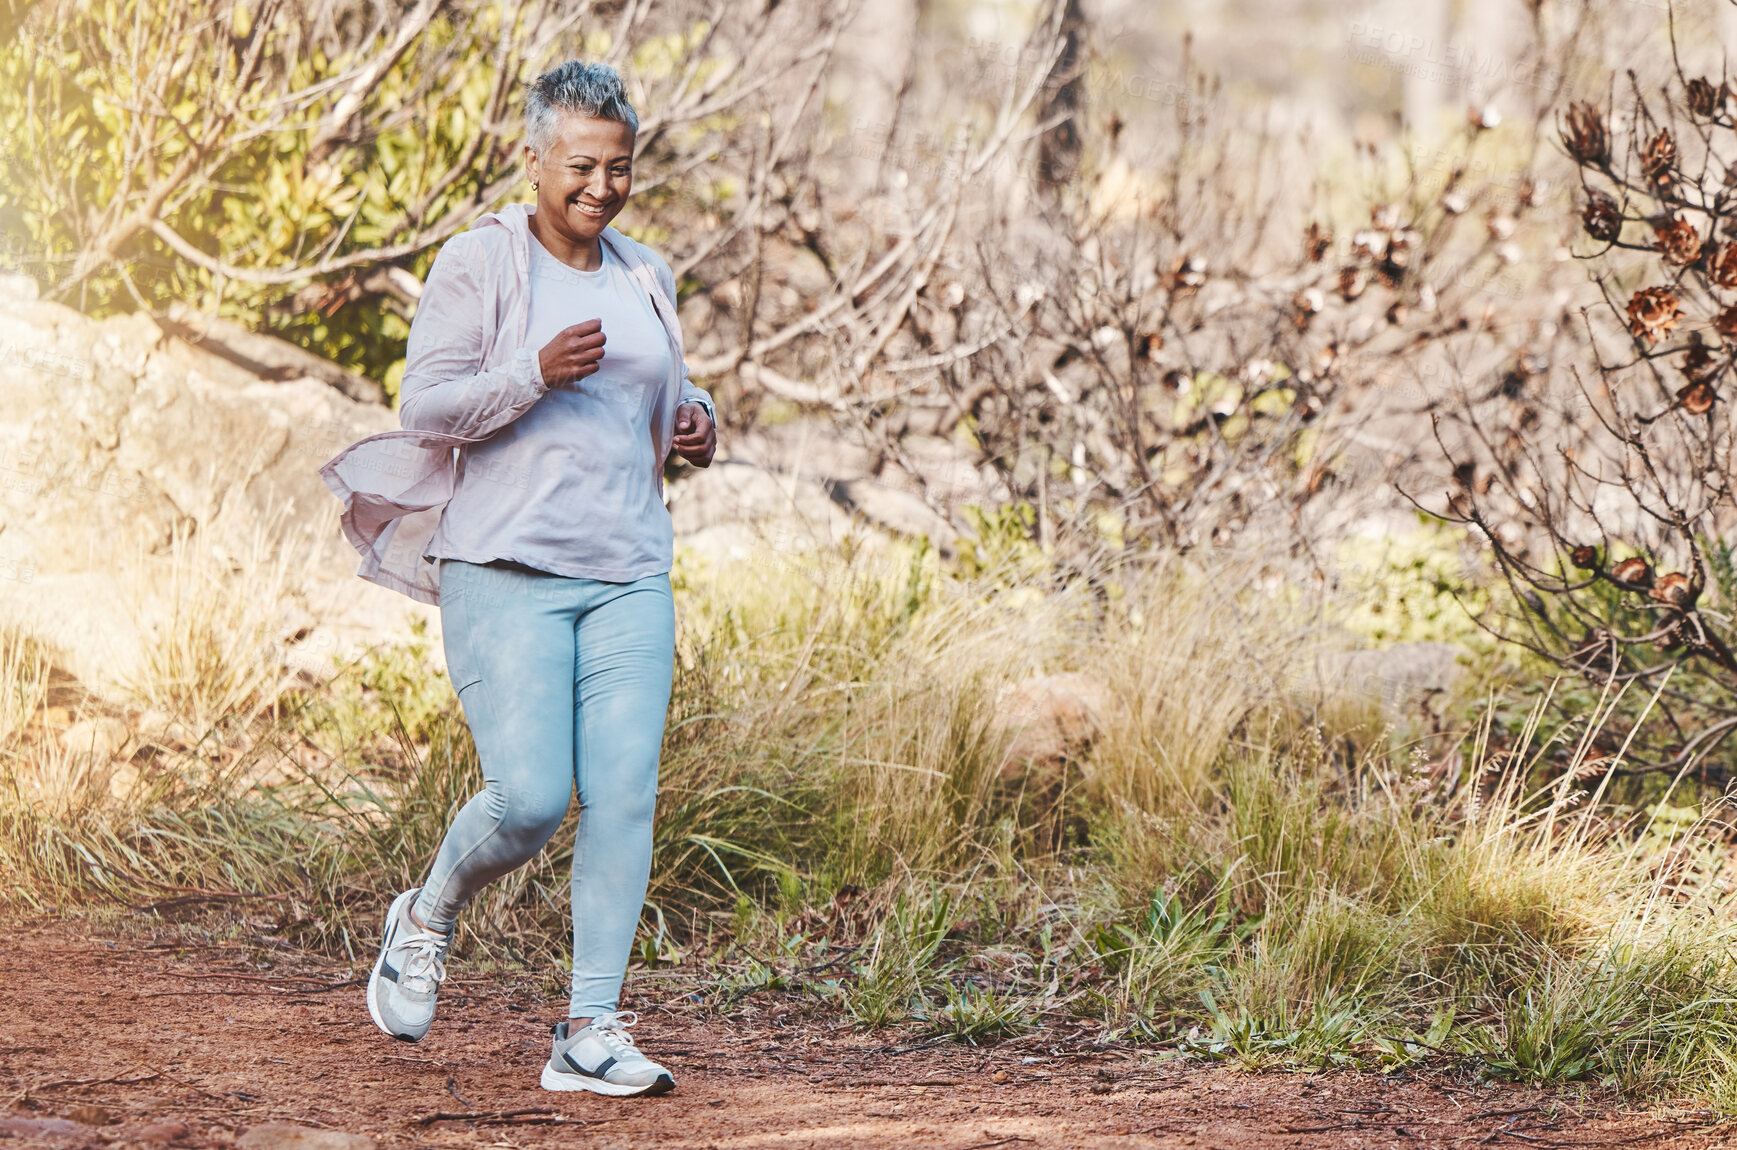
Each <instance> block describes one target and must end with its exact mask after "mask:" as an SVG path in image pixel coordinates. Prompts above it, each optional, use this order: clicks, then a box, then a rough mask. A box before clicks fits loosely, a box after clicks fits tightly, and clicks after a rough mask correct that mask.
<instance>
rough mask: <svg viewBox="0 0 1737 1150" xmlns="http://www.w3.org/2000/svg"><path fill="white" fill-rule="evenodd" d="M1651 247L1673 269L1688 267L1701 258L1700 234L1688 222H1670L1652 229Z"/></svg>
mask: <svg viewBox="0 0 1737 1150" xmlns="http://www.w3.org/2000/svg"><path fill="white" fill-rule="evenodd" d="M1653 235H1654V236H1655V237H1656V239H1655V241H1654V243H1653V247H1654V248H1656V249H1657V250H1658V253H1659V255H1661V256H1663V257H1664V261H1665V262H1666V263H1668V264H1671V265H1673V266H1675V267H1680V268H1681V267H1688V266H1689V265H1690V264H1692V263H1694V262H1695V261H1696V260H1698V259H1700V258H1701V233H1699V232H1697V231H1696V230H1695V225H1694V224H1691V223H1690V222H1689V221H1688V220H1672V221H1671V222H1670V223H1669V224H1661V225H1659V226H1657V227H1654V228H1653Z"/></svg>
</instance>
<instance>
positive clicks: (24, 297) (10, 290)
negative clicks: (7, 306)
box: [0, 272, 42, 303]
mask: <svg viewBox="0 0 1737 1150" xmlns="http://www.w3.org/2000/svg"><path fill="white" fill-rule="evenodd" d="M40 294H42V289H41V288H40V287H38V286H37V285H36V281H35V280H33V279H31V278H30V277H29V276H27V275H23V274H22V273H19V272H7V273H6V274H4V275H0V299H7V300H17V301H20V302H24V303H28V302H30V301H32V300H34V299H36V297H37V296H39V295H40Z"/></svg>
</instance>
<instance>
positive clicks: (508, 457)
mask: <svg viewBox="0 0 1737 1150" xmlns="http://www.w3.org/2000/svg"><path fill="white" fill-rule="evenodd" d="M525 121H526V141H527V143H526V147H525V163H526V167H527V169H528V175H529V176H530V181H531V187H532V188H533V189H534V190H535V192H536V204H535V206H534V207H532V206H527V205H523V204H514V205H512V206H510V207H508V208H506V209H504V210H502V211H500V212H498V213H491V214H489V215H485V216H483V217H482V218H481V219H480V220H478V221H477V223H476V224H475V225H474V226H473V227H472V228H471V229H470V230H469V231H468V232H465V233H463V234H460V235H457V236H455V237H453V238H452V239H451V240H450V241H448V243H447V244H446V246H445V247H444V248H443V249H442V251H441V252H440V254H439V256H438V257H437V258H436V260H435V262H434V267H433V269H432V270H431V271H430V273H429V277H428V283H427V286H426V288H425V289H424V292H423V295H422V298H421V300H420V302H419V303H418V306H417V312H416V319H415V322H414V323H413V324H412V326H411V330H410V342H409V349H408V360H407V363H406V367H405V372H404V383H403V387H402V390H401V401H400V419H401V421H402V423H403V426H404V428H405V430H404V431H401V432H388V433H386V434H385V435H380V436H373V437H371V438H370V439H367V440H364V441H362V442H361V443H359V444H356V445H354V446H352V447H351V448H350V449H349V450H348V451H346V452H345V453H344V454H342V455H340V456H339V457H338V458H336V459H334V460H333V461H332V462H331V463H329V464H327V465H326V468H325V469H324V474H325V476H326V479H327V482H328V484H329V485H331V486H332V488H333V490H334V491H336V492H337V493H338V494H339V496H340V497H341V498H343V499H344V500H345V513H344V526H345V530H346V533H347V534H348V535H349V537H350V539H351V541H352V542H353V543H355V544H356V545H357V547H358V549H360V550H361V551H362V553H363V565H362V571H361V574H362V575H363V576H364V577H365V578H369V579H372V580H374V581H376V582H379V583H382V584H384V585H386V586H390V587H394V588H396V589H397V590H400V591H404V592H406V593H408V594H411V595H414V596H416V597H417V598H420V599H423V600H425V601H429V602H438V603H439V604H440V615H441V625H442V629H443V633H444V642H445V647H446V658H447V666H448V670H449V673H450V675H451V678H452V685H453V687H454V689H455V690H456V691H457V692H458V697H459V699H460V700H461V702H462V703H463V706H464V714H465V718H466V720H467V721H468V723H469V724H470V729H471V733H472V735H473V736H474V738H475V742H476V748H477V754H478V757H479V759H480V760H481V764H482V773H483V778H484V780H485V785H484V787H483V789H482V791H481V792H479V793H478V794H477V795H476V796H475V797H474V798H472V799H471V800H470V801H469V802H468V803H466V804H465V806H464V807H463V808H462V809H461V810H460V811H459V812H458V815H457V817H456V818H454V819H453V821H452V825H451V826H450V827H449V828H448V830H447V832H446V837H445V839H444V840H443V841H442V842H441V845H440V849H439V851H438V852H437V853H436V855H435V857H434V862H433V865H432V866H431V867H430V869H429V872H428V876H427V878H426V879H424V880H423V883H422V885H421V886H420V887H415V888H412V889H410V890H407V891H405V892H403V893H402V894H400V895H399V896H398V897H397V899H396V900H395V901H394V902H393V903H392V907H391V909H390V910H389V911H388V912H387V916H386V925H385V931H384V937H383V939H382V942H381V947H380V956H379V958H378V960H377V961H376V962H375V964H374V970H373V974H372V975H371V977H370V978H369V981H368V1010H369V1013H370V1014H371V1015H372V1016H373V1019H374V1021H375V1023H376V1024H378V1025H379V1027H380V1029H382V1030H384V1031H385V1032H386V1033H387V1034H390V1035H392V1036H393V1037H395V1038H400V1039H404V1040H406V1041H410V1042H414V1041H416V1040H418V1039H420V1038H421V1037H422V1036H423V1035H424V1034H426V1033H427V1032H428V1028H429V1024H430V1023H431V1022H432V1021H433V1018H434V1008H435V998H436V995H437V994H438V992H439V989H440V983H441V981H442V979H444V977H445V973H446V972H445V957H446V951H447V947H448V945H449V943H450V941H451V939H452V932H453V922H454V920H455V919H456V917H457V916H458V914H459V911H460V910H461V909H462V908H463V907H464V906H465V904H466V903H468V902H469V901H470V900H471V898H472V897H474V896H475V895H476V893H477V892H478V891H480V890H481V889H482V888H483V887H484V886H486V885H487V884H488V883H490V882H492V881H493V880H495V879H497V878H500V877H501V876H502V875H505V874H507V873H508V872H509V871H512V870H514V869H516V868H517V867H520V866H522V865H524V864H525V863H526V862H528V861H529V860H530V859H532V858H533V857H535V856H536V855H537V853H538V852H539V851H540V850H541V849H542V848H543V845H544V844H545V843H546V842H547V841H548V840H549V838H550V836H552V835H553V834H554V833H555V831H556V829H557V828H558V827H559V826H560V823H561V820H562V818H563V816H564V815H565V814H566V811H567V806H568V802H569V799H570V797H571V795H572V792H573V790H574V788H575V787H577V790H578V794H579V804H580V818H579V831H578V837H577V840H576V841H575V843H574V848H573V876H572V884H571V892H572V907H573V984H572V986H573V989H572V998H571V1001H570V1003H569V1006H568V1016H569V1020H568V1021H567V1022H564V1023H561V1024H560V1025H559V1026H557V1027H556V1029H555V1039H554V1050H553V1053H552V1054H551V1056H550V1058H549V1061H548V1063H547V1064H546V1065H545V1066H544V1068H543V1071H542V1084H543V1086H544V1087H545V1088H546V1089H549V1090H589V1091H594V1092H596V1093H599V1094H609V1095H632V1094H661V1093H663V1092H664V1091H666V1090H669V1089H670V1088H671V1087H672V1086H673V1085H674V1081H673V1079H672V1077H671V1075H670V1073H669V1071H668V1070H666V1069H665V1068H664V1067H662V1066H660V1065H658V1064H657V1063H655V1062H653V1061H651V1060H650V1059H648V1058H646V1057H645V1055H644V1054H642V1053H641V1052H640V1051H639V1050H638V1049H636V1047H635V1046H634V1042H633V1039H632V1037H631V1036H630V1035H629V1034H628V1033H627V1028H628V1027H629V1026H632V1025H633V1023H634V1022H635V1021H636V1018H635V1016H634V1015H633V1014H632V1013H631V1012H621V1011H618V1010H617V1009H616V1008H617V1005H618V1000H619V997H620V993H621V983H622V978H623V976H624V974H625V971H626V968H627V960H628V955H629V952H630V951H631V948H632V944H633V936H634V931H635V929H636V927H637V925H638V922H639V914H640V909H641V906H642V904H643V902H644V899H645V890H646V882H647V879H648V877H649V874H650V870H651V822H652V809H653V806H654V804H655V801H656V794H657V767H658V752H659V748H660V746H661V744H662V740H663V730H664V717H665V712H666V710H667V708H668V706H669V694H670V679H671V672H672V666H673V659H674V646H675V623H674V615H673V611H672V603H671V596H670V582H669V570H670V566H671V562H672V557H673V533H672V530H671V526H670V517H669V512H668V511H667V510H666V508H665V506H664V504H663V500H662V485H663V478H662V477H663V466H664V462H665V460H666V459H667V458H668V456H669V453H670V450H671V449H672V447H673V449H674V451H675V453H676V454H679V455H680V456H681V457H682V458H684V459H686V460H688V461H689V462H690V463H693V464H695V465H697V466H700V467H705V466H706V465H708V464H709V463H710V462H711V460H712V452H713V450H714V448H715V446H716V442H717V440H716V435H715V432H714V417H713V410H712V404H711V399H710V397H709V396H707V395H706V393H705V392H704V391H701V390H699V389H698V388H695V387H694V386H693V385H692V384H691V383H689V382H688V381H687V379H686V370H685V365H684V364H683V362H682V355H681V332H680V328H679V326H678V325H677V322H676V317H675V283H674V279H673V277H672V275H671V273H670V270H669V267H668V265H667V264H665V263H664V261H663V260H662V259H660V258H659V257H658V256H657V255H656V254H654V253H653V252H651V251H650V250H649V249H647V248H644V247H642V246H641V245H639V244H637V243H635V242H634V241H633V240H630V239H628V238H627V237H625V236H623V235H621V234H620V233H619V232H616V231H615V230H614V229H612V228H610V227H609V222H610V221H611V220H613V219H614V218H615V216H616V214H617V213H618V212H620V211H621V208H622V205H623V204H624V203H626V201H627V197H628V194H629V193H630V192H631V191H632V188H633V146H634V134H635V131H636V130H637V127H638V117H637V116H636V115H635V113H634V110H633V108H632V107H631V106H630V105H629V103H628V100H627V96H626V93H625V92H624V90H623V88H622V83H621V78H620V77H619V76H618V75H617V74H616V72H615V71H614V69H612V68H609V67H606V66H603V65H587V64H583V63H580V62H578V61H569V62H567V63H565V64H562V65H561V66H560V67H558V68H555V69H554V70H552V71H549V72H547V73H545V74H543V75H542V76H540V77H538V79H537V81H536V83H535V84H533V85H532V86H531V89H530V93H529V96H528V98H527V100H526V105H525Z"/></svg>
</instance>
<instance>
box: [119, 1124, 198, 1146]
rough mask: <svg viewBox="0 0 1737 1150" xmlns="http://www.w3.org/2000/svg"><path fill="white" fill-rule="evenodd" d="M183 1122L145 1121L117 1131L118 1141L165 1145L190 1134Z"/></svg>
mask: <svg viewBox="0 0 1737 1150" xmlns="http://www.w3.org/2000/svg"><path fill="white" fill-rule="evenodd" d="M191 1134H192V1131H190V1130H188V1129H187V1124H186V1123H185V1122H147V1123H145V1124H144V1125H143V1126H135V1127H126V1128H123V1129H122V1130H121V1131H120V1132H119V1136H118V1139H117V1140H118V1141H125V1142H139V1143H143V1144H144V1145H146V1146H167V1145H168V1144H169V1143H171V1142H178V1141H180V1140H181V1139H183V1138H187V1137H189V1136H191Z"/></svg>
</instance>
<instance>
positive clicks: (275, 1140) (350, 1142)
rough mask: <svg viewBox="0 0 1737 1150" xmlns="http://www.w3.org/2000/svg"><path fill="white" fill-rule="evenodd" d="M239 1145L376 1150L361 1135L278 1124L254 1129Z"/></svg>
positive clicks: (266, 1149) (274, 1149)
mask: <svg viewBox="0 0 1737 1150" xmlns="http://www.w3.org/2000/svg"><path fill="white" fill-rule="evenodd" d="M235 1144H236V1145H237V1146H239V1147H242V1148H243V1150H374V1140H373V1139H372V1138H368V1137H364V1136H363V1135H361V1134H346V1133H344V1132H343V1131H341V1130H315V1129H312V1128H310V1127H307V1126H289V1125H285V1124H282V1123H277V1122H271V1123H267V1124H266V1125H264V1126H255V1127H253V1128H252V1129H251V1130H249V1131H248V1132H247V1133H245V1134H243V1135H242V1136H241V1137H240V1138H238V1139H236V1142H235Z"/></svg>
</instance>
